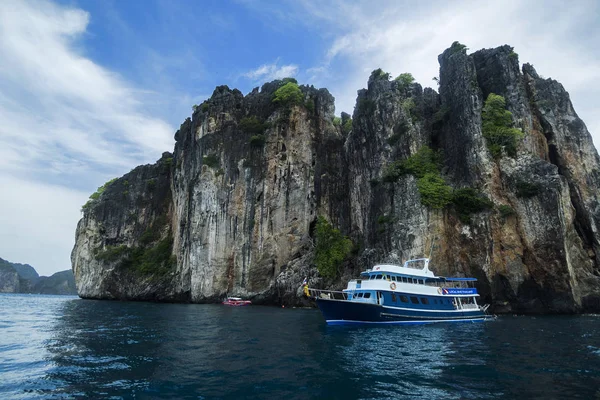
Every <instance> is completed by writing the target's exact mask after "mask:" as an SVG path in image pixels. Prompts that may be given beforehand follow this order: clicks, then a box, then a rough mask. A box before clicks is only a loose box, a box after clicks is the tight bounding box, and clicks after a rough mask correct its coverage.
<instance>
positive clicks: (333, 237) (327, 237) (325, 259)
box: [315, 216, 353, 278]
mask: <svg viewBox="0 0 600 400" xmlns="http://www.w3.org/2000/svg"><path fill="white" fill-rule="evenodd" d="M315 242H316V244H315V265H316V266H317V270H318V271H319V274H321V276H323V277H325V278H333V277H335V276H336V275H337V271H338V267H339V266H340V265H341V263H342V262H343V261H344V260H345V259H346V258H347V257H348V256H349V255H350V253H351V252H352V247H353V245H352V241H351V240H350V239H348V238H347V237H346V236H344V235H342V233H341V232H340V231H339V229H335V228H334V227H333V226H331V224H330V223H329V222H328V221H327V220H326V219H325V217H322V216H320V217H319V218H317V225H316V229H315Z"/></svg>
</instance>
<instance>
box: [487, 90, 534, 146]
mask: <svg viewBox="0 0 600 400" xmlns="http://www.w3.org/2000/svg"><path fill="white" fill-rule="evenodd" d="M481 129H482V132H483V137H485V138H486V140H487V145H488V149H489V150H490V152H491V153H492V156H493V157H494V158H500V157H501V156H502V150H503V149H504V151H505V152H506V154H508V155H509V156H511V157H515V156H516V155H517V144H518V141H519V140H520V139H522V138H523V136H524V134H523V132H521V130H520V129H517V128H513V122H512V113H511V112H510V111H508V110H507V109H506V101H505V100H504V97H502V96H499V95H497V94H494V93H490V94H489V96H488V97H487V99H486V101H485V105H484V106H483V110H482V112H481Z"/></svg>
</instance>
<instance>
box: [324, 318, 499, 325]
mask: <svg viewBox="0 0 600 400" xmlns="http://www.w3.org/2000/svg"><path fill="white" fill-rule="evenodd" d="M487 319H488V318H463V319H438V320H414V321H350V320H345V319H341V320H340V319H338V320H335V319H332V320H326V321H325V322H327V324H328V325H369V324H379V325H381V324H384V325H425V324H436V323H439V322H454V323H465V322H472V323H475V322H485V321H486V320H487Z"/></svg>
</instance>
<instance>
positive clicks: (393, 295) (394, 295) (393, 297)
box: [392, 293, 396, 303]
mask: <svg viewBox="0 0 600 400" xmlns="http://www.w3.org/2000/svg"><path fill="white" fill-rule="evenodd" d="M392 301H393V302H394V303H395V302H396V294H395V293H392Z"/></svg>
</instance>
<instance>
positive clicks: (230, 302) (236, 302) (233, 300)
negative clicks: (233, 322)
mask: <svg viewBox="0 0 600 400" xmlns="http://www.w3.org/2000/svg"><path fill="white" fill-rule="evenodd" d="M223 304H225V305H226V306H235V307H239V306H249V305H250V304H252V302H251V301H250V300H243V299H242V298H240V297H228V298H226V299H225V300H224V301H223Z"/></svg>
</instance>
